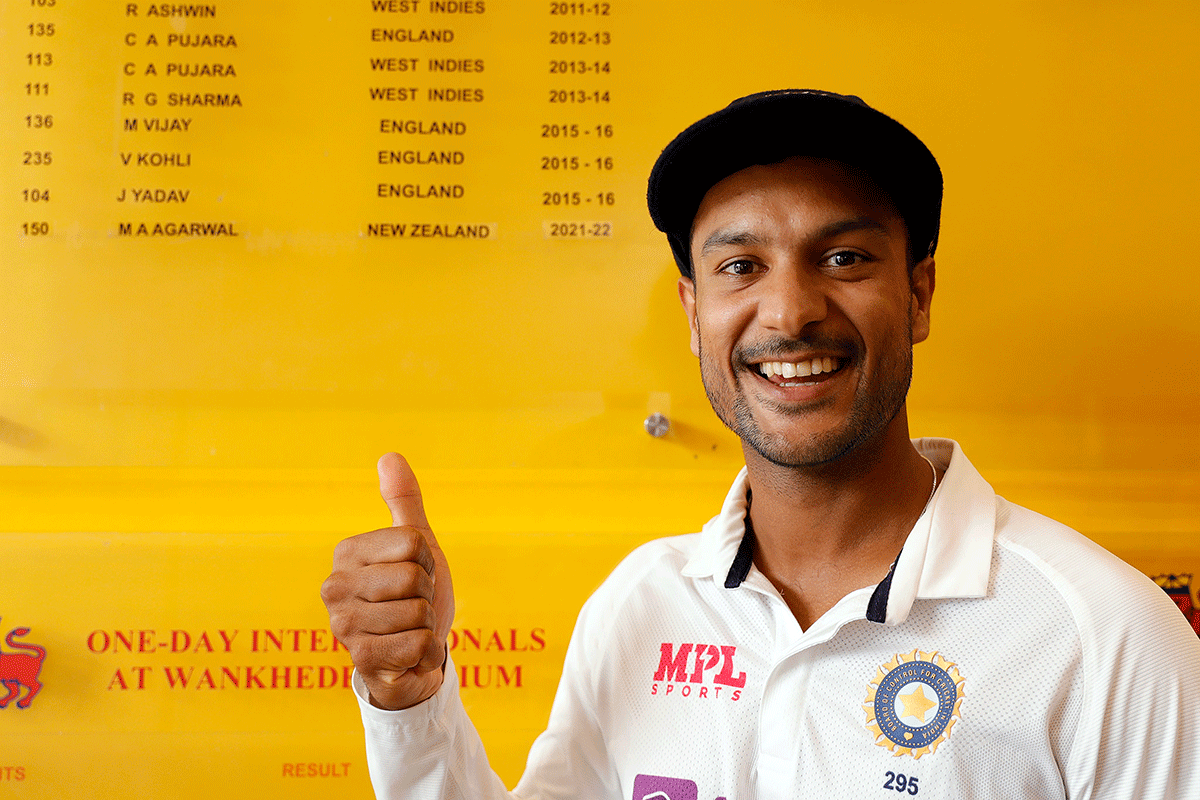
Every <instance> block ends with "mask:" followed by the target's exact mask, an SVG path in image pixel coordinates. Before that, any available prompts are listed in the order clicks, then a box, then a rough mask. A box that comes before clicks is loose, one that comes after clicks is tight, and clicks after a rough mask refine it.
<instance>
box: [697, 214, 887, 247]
mask: <svg viewBox="0 0 1200 800" xmlns="http://www.w3.org/2000/svg"><path fill="white" fill-rule="evenodd" d="M853 231H872V232H874V233H878V234H880V235H882V236H888V237H890V236H891V231H890V230H888V227H887V225H884V224H883V223H882V222H880V221H879V220H877V219H874V218H872V217H851V218H850V219H842V220H838V221H837V222H831V223H829V224H828V225H826V226H825V227H823V228H820V229H818V230H817V231H815V232H814V233H813V235H812V238H813V239H814V240H817V241H820V240H822V239H832V238H833V237H835V236H840V235H841V234H843V233H851V232H853ZM768 242H769V240H768V239H767V238H766V237H764V236H760V235H759V234H757V233H755V232H754V231H752V230H740V229H737V228H733V229H729V228H726V229H723V230H716V231H713V232H712V233H711V234H709V236H708V238H707V239H705V240H704V244H703V245H701V246H700V255H701V257H703V256H706V255H708V254H709V253H711V252H712V251H714V250H718V249H720V248H722V247H760V246H762V245H765V244H767V243H768Z"/></svg>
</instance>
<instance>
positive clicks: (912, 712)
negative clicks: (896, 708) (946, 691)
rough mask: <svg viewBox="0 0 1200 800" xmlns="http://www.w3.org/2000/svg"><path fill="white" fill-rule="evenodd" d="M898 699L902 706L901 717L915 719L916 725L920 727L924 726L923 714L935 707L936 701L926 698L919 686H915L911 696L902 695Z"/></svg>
mask: <svg viewBox="0 0 1200 800" xmlns="http://www.w3.org/2000/svg"><path fill="white" fill-rule="evenodd" d="M899 697H900V704H901V705H902V706H904V714H903V716H905V717H916V719H917V723H918V724H920V725H924V724H925V714H926V713H927V712H928V711H929V709H931V708H936V707H937V701H936V700H930V699H929V698H928V697H926V696H925V691H924V690H923V689H922V688H921V685H920V684H917V687H916V688H915V689H913V691H912V694H902V695H900V696H899Z"/></svg>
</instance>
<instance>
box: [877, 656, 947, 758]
mask: <svg viewBox="0 0 1200 800" xmlns="http://www.w3.org/2000/svg"><path fill="white" fill-rule="evenodd" d="M963 683H964V679H963V676H962V675H961V674H960V673H959V671H958V666H957V665H955V664H954V663H953V662H951V661H947V660H946V659H945V658H943V657H942V655H941V654H940V653H938V652H937V651H934V652H930V653H926V652H924V651H922V650H913V651H912V652H911V653H904V654H901V653H897V654H896V656H895V657H894V658H893V659H892V660H891V661H889V662H888V663H886V664H884V665H883V666H882V667H879V668H878V669H877V670H876V671H875V678H874V679H873V680H871V681H870V682H869V683H868V684H867V699H866V701H865V702H864V703H863V710H864V711H866V712H867V724H866V726H867V730H868V731H870V732H871V733H872V734H874V735H875V744H877V745H879V746H880V747H886V748H887V749H889V750H891V751H892V754H893V755H897V756H902V755H910V756H912V757H913V758H920V757H921V756H923V755H928V754H930V753H933V752H934V751H936V750H937V748H938V746H939V745H940V744H941V743H942V742H944V741H946V740H947V739H948V738H950V730H951V728H953V727H954V723H955V722H957V721H958V720H959V719H961V707H962V700H963V696H964V695H963Z"/></svg>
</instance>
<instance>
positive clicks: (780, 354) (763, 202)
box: [679, 158, 934, 466]
mask: <svg viewBox="0 0 1200 800" xmlns="http://www.w3.org/2000/svg"><path fill="white" fill-rule="evenodd" d="M691 244H692V263H693V265H694V268H695V269H694V274H695V279H694V280H688V279H687V278H683V279H681V280H680V282H679V294H680V299H681V300H682V302H683V307H684V310H685V312H686V313H687V315H688V320H689V324H690V325H691V331H692V352H693V353H695V354H696V355H697V356H698V357H699V358H700V371H701V376H702V378H703V380H704V388H705V391H706V392H707V393H708V398H709V401H710V402H711V403H712V406H713V409H714V410H715V411H716V412H717V415H718V416H719V417H720V418H721V420H722V421H723V422H724V423H725V424H726V425H728V426H729V427H730V428H731V429H732V430H733V431H734V432H735V433H737V434H738V436H740V437H741V438H742V441H743V442H744V443H745V444H746V445H749V446H750V447H751V448H753V449H754V450H755V451H757V452H758V453H759V454H760V455H762V456H763V457H764V458H766V459H767V460H769V461H771V462H773V463H776V464H780V465H785V466H805V465H816V464H823V463H826V462H829V461H833V460H834V459H837V458H839V457H841V456H842V455H845V454H846V453H848V452H850V451H851V450H853V449H854V448H855V447H857V446H858V445H860V444H862V443H864V442H867V441H870V440H872V439H873V438H874V437H876V436H878V435H879V434H881V433H882V432H883V431H884V430H885V429H886V428H887V427H888V426H889V425H890V424H892V422H893V420H896V419H897V417H898V415H900V411H901V409H902V408H903V407H904V399H905V396H906V395H907V393H908V386H909V382H910V380H911V378H912V344H913V343H914V342H919V341H923V340H924V339H925V338H926V336H928V334H929V304H930V300H931V298H932V295H933V283H934V268H933V259H932V258H927V259H925V260H924V261H921V262H920V263H919V264H917V265H915V267H914V269H913V271H912V274H911V278H910V273H909V269H908V256H907V253H908V237H907V233H906V230H905V227H904V223H903V221H902V220H901V219H900V217H899V215H898V214H897V213H896V210H895V208H894V207H893V205H892V204H891V202H890V200H889V199H888V198H887V196H886V195H884V194H883V193H882V192H881V191H880V190H879V189H878V188H877V187H875V186H874V184H873V183H872V182H871V181H870V180H869V179H866V178H864V177H863V176H862V175H861V174H860V173H858V172H856V171H854V170H852V169H850V168H848V167H846V166H844V165H842V164H839V163H837V162H833V161H828V160H823V159H812V158H792V159H789V160H787V161H784V162H781V163H779V164H772V165H768V166H754V167H750V168H748V169H744V170H742V171H741V172H738V173H735V174H733V175H731V176H729V177H728V178H726V179H725V180H723V181H721V182H720V183H718V184H717V185H716V186H714V187H713V188H712V189H710V190H709V191H708V194H706V195H705V197H704V200H703V202H702V203H701V205H700V209H699V211H697V213H696V218H695V221H694V222H693V226H692V243H691ZM902 416H903V415H900V418H901V421H902V422H903V419H902Z"/></svg>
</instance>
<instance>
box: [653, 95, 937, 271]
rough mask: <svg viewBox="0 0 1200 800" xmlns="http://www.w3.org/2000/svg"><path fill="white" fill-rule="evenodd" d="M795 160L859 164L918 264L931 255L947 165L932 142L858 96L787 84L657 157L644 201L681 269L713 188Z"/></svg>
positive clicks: (710, 119)
mask: <svg viewBox="0 0 1200 800" xmlns="http://www.w3.org/2000/svg"><path fill="white" fill-rule="evenodd" d="M792 156H811V157H814V158H829V159H833V160H836V161H841V162H842V163H845V164H849V165H851V166H853V167H857V168H859V169H861V170H863V171H864V172H865V173H866V174H867V175H868V176H869V177H870V178H871V179H872V180H873V181H875V183H876V184H877V185H878V186H879V188H880V189H882V190H883V191H884V192H886V193H887V194H888V196H889V197H890V198H891V200H892V203H893V204H894V205H895V206H896V210H897V211H898V212H899V214H900V217H901V218H902V219H903V220H904V224H905V227H906V228H907V230H908V240H909V252H910V256H911V257H912V259H913V261H914V262H916V261H920V260H921V259H923V258H924V257H925V256H927V255H933V251H934V249H935V248H936V247H937V239H938V228H939V227H940V224H941V212H942V170H941V168H940V167H938V163H937V160H936V159H935V158H934V157H933V153H931V152H929V148H928V147H926V146H925V145H924V144H923V143H922V142H921V140H920V139H918V138H917V137H916V136H915V135H914V134H913V133H912V132H911V131H910V130H908V128H906V127H904V126H903V125H901V124H900V123H899V122H896V120H894V119H892V118H891V117H889V116H887V115H886V114H883V113H881V112H879V111H876V110H875V109H873V108H871V107H870V106H868V105H867V104H866V103H864V102H863V101H862V100H861V99H860V98H858V97H855V96H853V95H844V94H835V93H833V92H823V91H819V90H815V89H782V90H778V91H771V92H759V93H757V94H752V95H747V96H746V97H742V98H739V99H737V100H734V101H733V102H732V103H730V104H729V105H728V106H726V107H725V108H723V109H721V110H720V111H717V112H716V113H714V114H710V115H709V116H707V117H705V118H704V119H702V120H700V121H699V122H697V123H695V124H694V125H692V126H690V127H689V128H688V129H687V130H685V131H684V132H683V133H681V134H679V135H678V136H676V137H675V139H674V140H673V141H672V142H671V143H670V144H669V145H667V146H666V148H665V149H664V150H663V151H662V154H661V155H660V156H659V157H658V161H656V162H655V164H654V169H652V170H651V171H650V184H649V186H648V188H647V191H646V202H647V204H648V205H649V206H650V217H651V218H652V219H653V220H654V224H655V226H656V227H657V228H658V229H659V230H660V231H662V232H663V233H665V234H666V235H667V240H668V241H669V242H670V244H671V252H672V253H674V255H675V263H676V264H677V265H678V266H679V271H680V272H682V273H683V274H684V275H686V276H688V277H691V275H692V266H691V233H692V221H693V220H694V219H695V217H696V211H697V210H698V209H699V208H700V202H701V201H702V200H703V199H704V195H705V194H707V193H708V190H709V189H711V188H712V187H713V186H715V185H716V184H717V183H720V182H721V181H722V180H724V179H725V178H727V177H729V176H730V175H732V174H733V173H735V172H739V171H741V170H743V169H745V168H746V167H750V166H754V165H755V164H775V163H777V162H779V161H783V160H784V159H786V158H791V157H792Z"/></svg>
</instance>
